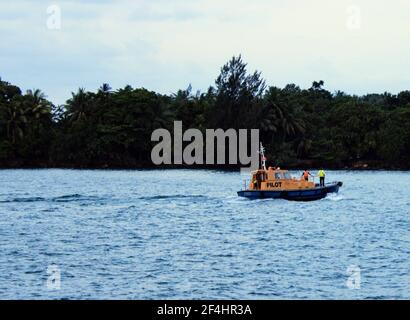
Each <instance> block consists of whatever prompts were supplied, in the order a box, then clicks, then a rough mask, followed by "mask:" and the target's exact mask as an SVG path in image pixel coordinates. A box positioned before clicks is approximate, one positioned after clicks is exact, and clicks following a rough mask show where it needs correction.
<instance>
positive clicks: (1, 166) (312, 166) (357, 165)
mask: <svg viewBox="0 0 410 320" xmlns="http://www.w3.org/2000/svg"><path fill="white" fill-rule="evenodd" d="M243 167H245V166H236V165H235V166H229V165H158V166H157V165H152V164H133V165H116V164H88V165H83V164H82V165H80V164H48V163H46V162H42V163H41V162H40V163H8V164H7V163H6V164H5V163H0V170H7V169H33V170H35V169H68V170H169V169H172V170H180V169H195V170H219V171H237V170H239V169H240V168H243ZM281 168H286V169H289V170H304V169H306V168H307V169H309V170H318V169H320V168H324V169H327V170H336V171H338V170H340V171H341V170H349V171H377V170H380V171H410V164H409V165H407V166H406V165H403V164H381V163H372V162H371V161H364V162H354V163H350V164H346V165H342V164H338V165H335V164H320V163H305V162H304V163H295V164H288V165H281Z"/></svg>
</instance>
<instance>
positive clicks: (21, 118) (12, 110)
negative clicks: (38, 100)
mask: <svg viewBox="0 0 410 320" xmlns="http://www.w3.org/2000/svg"><path fill="white" fill-rule="evenodd" d="M6 114H7V137H8V139H11V142H12V143H13V144H15V143H16V141H17V138H19V139H22V138H23V136H24V127H25V125H26V124H27V117H26V115H25V110H24V108H23V106H22V104H21V102H17V101H15V102H13V103H10V104H9V105H8V108H7V109H6Z"/></svg>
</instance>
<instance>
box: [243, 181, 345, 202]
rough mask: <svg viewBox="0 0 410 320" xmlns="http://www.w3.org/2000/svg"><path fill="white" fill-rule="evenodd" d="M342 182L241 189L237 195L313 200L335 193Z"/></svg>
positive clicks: (251, 197)
mask: <svg viewBox="0 0 410 320" xmlns="http://www.w3.org/2000/svg"><path fill="white" fill-rule="evenodd" d="M341 186H342V182H333V183H328V184H326V185H325V186H324V187H319V186H317V187H315V188H313V189H304V190H286V191H267V190H242V191H238V196H240V197H245V198H249V199H264V198H271V199H286V200H294V201H313V200H319V199H323V198H324V197H326V195H327V194H328V193H337V192H338V191H339V188H340V187H341Z"/></svg>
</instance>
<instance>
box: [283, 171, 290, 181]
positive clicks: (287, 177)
mask: <svg viewBox="0 0 410 320" xmlns="http://www.w3.org/2000/svg"><path fill="white" fill-rule="evenodd" d="M283 175H284V176H285V179H292V177H291V176H290V173H289V172H285V173H284V174H283Z"/></svg>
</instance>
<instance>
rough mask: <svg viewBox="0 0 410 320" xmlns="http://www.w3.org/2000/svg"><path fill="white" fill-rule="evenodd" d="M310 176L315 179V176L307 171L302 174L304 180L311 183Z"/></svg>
mask: <svg viewBox="0 0 410 320" xmlns="http://www.w3.org/2000/svg"><path fill="white" fill-rule="evenodd" d="M309 176H311V177H313V176H312V175H311V173H310V172H309V171H308V170H307V169H305V171H303V173H302V178H303V179H304V180H305V181H309Z"/></svg>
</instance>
